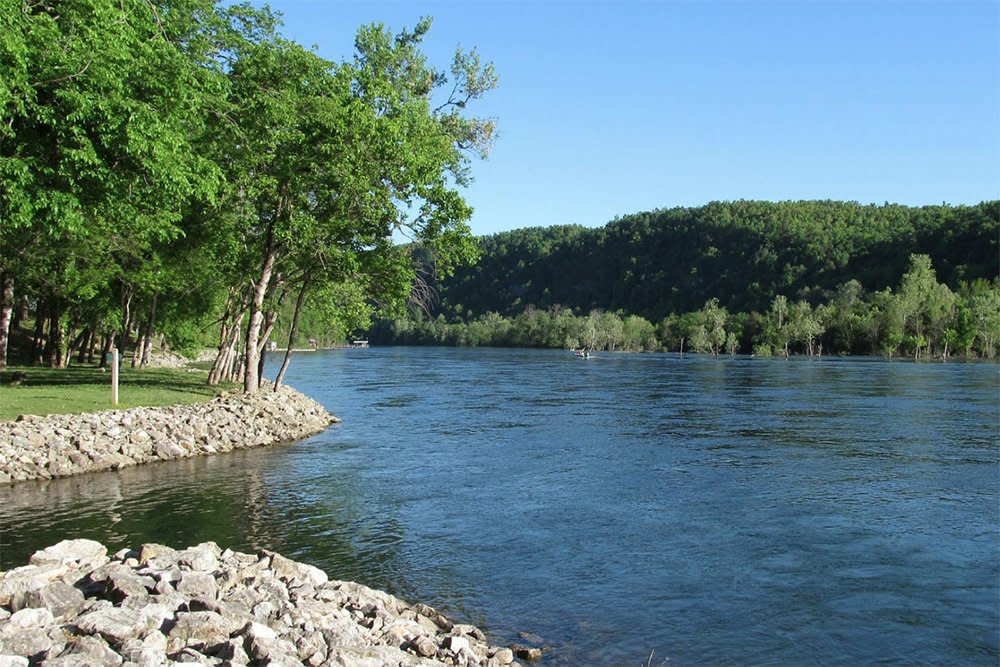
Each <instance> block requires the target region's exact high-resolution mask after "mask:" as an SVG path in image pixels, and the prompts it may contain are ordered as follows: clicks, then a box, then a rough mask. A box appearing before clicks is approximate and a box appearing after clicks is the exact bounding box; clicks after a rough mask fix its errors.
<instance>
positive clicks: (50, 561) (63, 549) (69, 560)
mask: <svg viewBox="0 0 1000 667" xmlns="http://www.w3.org/2000/svg"><path fill="white" fill-rule="evenodd" d="M107 554H108V549H107V547H105V546H104V545H103V544H101V543H100V542H95V541H94V540H63V541H62V542H60V543H58V544H55V545H53V546H51V547H49V548H47V549H42V550H41V551H36V552H35V553H34V555H32V556H31V558H30V559H29V560H28V562H29V563H30V564H32V565H71V564H75V565H93V564H99V565H101V564H103V563H105V562H107V559H106V556H107Z"/></svg>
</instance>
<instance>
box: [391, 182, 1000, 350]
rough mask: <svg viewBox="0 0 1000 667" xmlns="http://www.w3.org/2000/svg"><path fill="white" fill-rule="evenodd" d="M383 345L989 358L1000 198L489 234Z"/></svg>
mask: <svg viewBox="0 0 1000 667" xmlns="http://www.w3.org/2000/svg"><path fill="white" fill-rule="evenodd" d="M480 242H481V253H482V256H481V259H480V261H479V262H478V263H476V264H474V265H470V266H467V267H463V268H460V269H459V270H458V271H457V272H456V273H455V275H454V276H452V277H450V278H448V279H446V280H444V281H441V282H439V283H437V284H436V285H435V286H434V287H435V288H436V291H435V293H436V294H437V295H438V297H439V298H438V299H437V300H436V301H435V300H432V301H430V302H429V303H428V304H426V307H425V308H424V309H413V310H411V311H410V314H409V315H408V316H407V317H398V318H394V319H386V320H382V321H380V322H379V323H378V324H377V325H376V327H375V328H374V330H373V332H372V340H373V341H374V342H380V343H396V344H424V345H427V344H432V345H494V346H528V347H552V348H560V347H563V348H566V347H588V348H594V349H607V350H672V351H694V352H707V353H711V354H724V353H726V354H731V353H744V354H756V355H758V356H770V355H785V356H787V355H789V354H884V355H887V356H896V355H908V356H913V357H915V358H931V357H939V358H947V357H949V356H952V355H956V354H958V355H962V356H966V357H984V358H993V357H994V356H995V355H996V353H997V345H998V341H1000V279H998V273H1000V269H998V264H1000V202H997V201H990V202H983V203H981V204H978V205H975V206H947V205H941V206H926V207H905V206H899V205H890V204H886V205H884V206H874V205H871V206H863V205H860V204H857V203H853V202H832V201H818V202H813V201H809V202H777V203H774V202H755V201H739V202H713V203H711V204H708V205H706V206H703V207H699V208H693V209H690V208H676V209H667V210H662V211H654V212H651V213H642V214H636V215H632V216H627V217H624V218H621V219H618V220H615V221H612V222H611V223H609V224H608V225H606V226H605V227H603V228H600V229H586V228H583V227H578V226H556V227H548V228H528V229H521V230H514V231H511V232H503V233H501V234H496V235H494V236H490V237H486V238H483V239H481V240H480Z"/></svg>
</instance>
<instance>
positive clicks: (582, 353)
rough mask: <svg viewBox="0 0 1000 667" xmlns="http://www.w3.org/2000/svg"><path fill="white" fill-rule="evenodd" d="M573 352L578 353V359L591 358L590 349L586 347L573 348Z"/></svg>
mask: <svg viewBox="0 0 1000 667" xmlns="http://www.w3.org/2000/svg"><path fill="white" fill-rule="evenodd" d="M573 354H575V355H576V358H577V359H590V350H588V349H587V348H585V347H584V348H581V349H579V350H573Z"/></svg>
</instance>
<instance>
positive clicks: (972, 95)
mask: <svg viewBox="0 0 1000 667" xmlns="http://www.w3.org/2000/svg"><path fill="white" fill-rule="evenodd" d="M270 4H271V6H272V8H274V9H276V10H278V11H280V12H281V13H282V14H283V15H284V21H285V29H284V33H285V34H286V35H287V36H288V37H290V38H292V39H295V40H296V41H298V42H300V43H302V44H305V45H306V46H312V45H315V46H316V47H317V51H318V52H319V53H320V54H321V55H323V56H325V57H327V58H330V59H333V60H342V59H344V58H348V57H350V56H351V55H352V54H353V41H354V33H355V31H356V30H357V28H358V26H360V25H362V24H365V23H370V22H372V21H380V22H383V23H385V24H386V25H388V26H389V27H390V28H391V29H392V30H393V31H394V32H396V31H398V30H399V29H400V28H402V27H404V26H406V27H412V26H413V24H414V23H415V22H416V20H417V19H418V18H419V17H421V16H431V17H433V18H434V26H433V28H432V29H431V32H430V33H429V35H428V37H427V39H426V41H425V52H426V53H427V54H428V56H429V58H430V60H431V62H432V63H433V64H435V65H436V66H437V67H438V68H439V69H447V67H448V65H449V64H450V61H451V56H452V54H453V53H454V50H455V47H456V46H458V45H461V46H462V47H463V48H466V49H468V48H472V47H475V48H477V50H478V51H479V53H480V55H481V56H482V57H483V58H484V59H485V60H490V61H492V62H493V63H494V64H495V66H496V69H497V72H498V74H499V76H500V84H499V87H498V88H497V89H496V90H495V91H493V92H492V93H491V94H490V96H489V98H488V99H486V100H484V101H483V102H482V103H481V104H477V105H476V106H474V107H472V109H471V110H472V111H473V112H474V113H475V114H476V115H481V116H489V117H493V118H495V119H496V121H497V124H498V127H499V132H500V138H499V139H498V141H497V143H496V147H495V149H494V151H493V153H492V155H491V156H490V157H489V159H488V160H486V161H479V160H478V159H477V160H475V162H474V164H473V174H474V176H475V179H476V180H475V183H474V184H473V185H472V186H471V187H470V188H469V189H468V190H467V191H466V196H467V199H468V200H469V202H470V203H471V204H472V205H473V206H474V207H475V209H476V212H475V215H474V217H473V219H472V221H471V225H472V230H473V233H475V234H477V235H481V234H492V233H495V232H498V231H502V230H506V229H514V228H518V227H528V226H537V225H541V226H548V225H554V224H567V223H574V224H582V225H586V226H599V225H603V224H605V223H607V222H608V221H610V220H611V219H613V218H614V217H616V216H619V215H625V214H628V213H635V212H639V211H646V210H651V209H655V208H666V207H672V206H700V205H702V204H705V203H707V202H709V201H713V200H733V199H768V200H797V199H838V200H856V201H860V202H863V203H868V202H875V203H882V202H884V201H889V202H898V203H902V204H908V205H921V204H938V203H941V202H947V203H951V204H973V203H978V202H980V201H982V200H984V199H996V198H998V197H1000V0H989V1H986V0H982V1H978V2H970V1H962V0H954V1H945V0H941V1H931V0H907V1H902V0H880V1H876V0H853V1H842V2H832V1H830V2H826V1H811V0H800V1H798V2H793V1H790V0H789V1H775V0H761V1H759V2H754V1H751V0H743V1H738V2H736V1H731V2H725V1H722V2H698V1H696V0H662V1H659V2H654V1H651V0H650V1H624V0H621V1H617V2H611V1H597V0H582V1H577V2H565V1H548V2H546V1H543V0H540V1H537V2H529V1H527V0H524V1H522V0H506V1H502V2H493V1H489V2H488V1H477V0H466V1H465V2H458V1H447V2H444V1H428V2H419V1H409V2H401V1H396V2H391V1H378V0H375V1H371V2H354V1H352V2H347V1H322V0H273V2H271V3H270Z"/></svg>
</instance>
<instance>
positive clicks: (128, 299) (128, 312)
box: [118, 283, 133, 355]
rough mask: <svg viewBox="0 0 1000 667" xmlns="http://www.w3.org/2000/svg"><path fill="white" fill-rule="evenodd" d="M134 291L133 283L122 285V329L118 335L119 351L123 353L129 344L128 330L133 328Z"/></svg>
mask: <svg viewBox="0 0 1000 667" xmlns="http://www.w3.org/2000/svg"><path fill="white" fill-rule="evenodd" d="M132 291H133V290H132V285H131V284H129V283H124V284H123V285H122V330H121V335H120V336H119V337H118V351H119V352H120V353H121V354H123V355H124V354H125V348H126V347H127V346H128V332H129V330H130V329H131V328H132Z"/></svg>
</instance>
